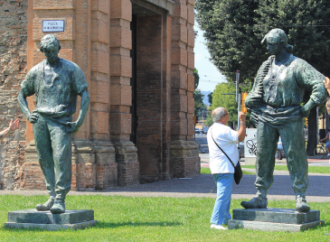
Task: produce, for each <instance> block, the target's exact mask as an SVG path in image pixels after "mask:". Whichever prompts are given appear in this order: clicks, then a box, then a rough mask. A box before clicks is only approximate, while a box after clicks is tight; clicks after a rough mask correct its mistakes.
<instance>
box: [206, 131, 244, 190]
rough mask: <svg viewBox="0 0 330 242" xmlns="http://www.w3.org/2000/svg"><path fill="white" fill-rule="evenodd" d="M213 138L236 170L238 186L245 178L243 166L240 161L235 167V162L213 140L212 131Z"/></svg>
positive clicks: (235, 177)
mask: <svg viewBox="0 0 330 242" xmlns="http://www.w3.org/2000/svg"><path fill="white" fill-rule="evenodd" d="M211 136H212V139H213V142H214V143H215V144H216V145H217V146H218V148H219V149H220V150H221V151H222V153H224V154H225V155H226V156H227V158H228V160H229V161H230V163H231V164H232V165H233V167H234V168H235V172H234V180H235V183H236V184H237V185H238V184H239V182H240V181H241V179H242V177H243V172H242V168H241V164H240V163H239V161H238V162H237V165H236V166H235V165H234V162H232V160H231V159H230V158H229V156H228V155H227V154H226V152H224V151H223V150H222V149H221V147H220V146H219V145H218V143H217V142H215V140H214V138H213V134H212V130H211Z"/></svg>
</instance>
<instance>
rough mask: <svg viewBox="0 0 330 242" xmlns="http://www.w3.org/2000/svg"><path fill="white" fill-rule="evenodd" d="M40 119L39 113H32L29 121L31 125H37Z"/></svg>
mask: <svg viewBox="0 0 330 242" xmlns="http://www.w3.org/2000/svg"><path fill="white" fill-rule="evenodd" d="M38 118H39V115H38V113H31V114H30V115H29V117H27V119H28V120H29V122H30V123H31V124H34V123H36V122H37V121H38Z"/></svg>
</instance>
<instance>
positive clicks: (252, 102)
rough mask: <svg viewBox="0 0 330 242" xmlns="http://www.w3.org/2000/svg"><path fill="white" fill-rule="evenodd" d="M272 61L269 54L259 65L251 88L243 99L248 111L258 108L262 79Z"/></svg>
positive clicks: (261, 98)
mask: <svg viewBox="0 0 330 242" xmlns="http://www.w3.org/2000/svg"><path fill="white" fill-rule="evenodd" d="M272 61H273V57H272V56H270V57H269V58H268V60H267V61H265V62H264V63H262V65H261V66H260V68H259V70H258V72H257V76H256V79H255V82H254V84H253V87H252V90H251V91H250V92H249V94H248V96H247V97H246V99H245V106H246V107H247V109H248V110H249V111H250V110H251V109H255V108H258V107H259V106H260V105H261V104H262V102H263V95H264V86H263V80H264V78H265V76H266V75H267V73H268V71H269V67H270V65H271V63H272Z"/></svg>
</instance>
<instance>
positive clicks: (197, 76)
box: [194, 68, 199, 89]
mask: <svg viewBox="0 0 330 242" xmlns="http://www.w3.org/2000/svg"><path fill="white" fill-rule="evenodd" d="M194 78H195V89H197V87H198V84H199V74H198V70H197V69H196V68H195V69H194Z"/></svg>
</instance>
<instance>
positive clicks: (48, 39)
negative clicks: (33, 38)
mask: <svg viewBox="0 0 330 242" xmlns="http://www.w3.org/2000/svg"><path fill="white" fill-rule="evenodd" d="M60 49H61V45H60V42H59V41H58V39H57V38H56V37H55V36H54V35H52V34H47V35H45V36H44V37H42V39H41V42H40V51H41V52H43V53H44V54H45V56H46V58H47V60H48V61H49V62H50V63H52V62H55V61H56V60H57V57H58V52H59V51H60Z"/></svg>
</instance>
